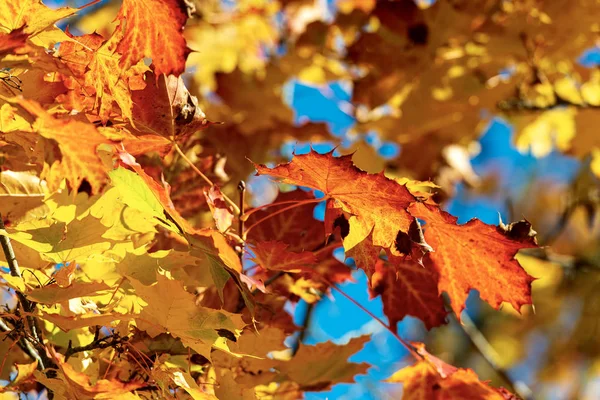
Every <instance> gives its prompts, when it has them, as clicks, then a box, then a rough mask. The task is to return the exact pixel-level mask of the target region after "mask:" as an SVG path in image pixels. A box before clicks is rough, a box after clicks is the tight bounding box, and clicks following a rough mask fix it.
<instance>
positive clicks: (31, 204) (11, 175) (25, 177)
mask: <svg viewBox="0 0 600 400" xmlns="http://www.w3.org/2000/svg"><path fill="white" fill-rule="evenodd" d="M45 190H46V184H45V182H44V181H41V180H40V179H39V178H38V177H37V176H35V175H32V174H28V173H25V172H13V171H2V172H0V210H2V218H4V219H5V220H10V221H12V222H13V223H16V222H18V221H19V220H20V219H22V218H24V217H26V216H27V217H31V216H33V215H38V212H40V213H43V212H44V211H46V210H47V207H44V204H43V202H42V200H43V199H44V196H45V193H44V192H45ZM36 209H37V211H36Z"/></svg>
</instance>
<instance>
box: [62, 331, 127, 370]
mask: <svg viewBox="0 0 600 400" xmlns="http://www.w3.org/2000/svg"><path fill="white" fill-rule="evenodd" d="M99 336H100V329H98V327H96V333H95V334H94V340H92V342H91V343H89V344H87V345H85V346H77V347H73V345H72V342H71V341H70V340H69V347H67V352H66V353H65V362H66V361H67V360H69V358H70V357H71V356H72V355H73V354H76V353H81V352H83V351H90V350H95V349H106V348H107V347H118V346H119V345H121V344H123V343H125V342H127V341H128V340H129V336H120V335H119V334H118V333H113V334H112V335H109V336H105V337H103V338H100V337H99Z"/></svg>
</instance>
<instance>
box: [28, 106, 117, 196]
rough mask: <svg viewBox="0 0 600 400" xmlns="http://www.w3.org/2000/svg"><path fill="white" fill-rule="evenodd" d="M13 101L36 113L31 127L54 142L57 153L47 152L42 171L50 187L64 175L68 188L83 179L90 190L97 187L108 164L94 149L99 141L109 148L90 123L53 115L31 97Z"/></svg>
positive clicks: (100, 185) (105, 140) (58, 185)
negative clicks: (56, 146)
mask: <svg viewBox="0 0 600 400" xmlns="http://www.w3.org/2000/svg"><path fill="white" fill-rule="evenodd" d="M17 102H18V104H19V105H20V106H21V107H23V108H24V109H25V110H26V111H27V112H28V113H29V114H31V115H32V116H34V117H36V120H35V122H34V123H33V125H32V130H33V131H35V132H37V133H39V134H40V135H41V136H42V137H44V138H46V139H50V140H51V141H53V142H54V143H56V144H57V145H58V154H55V155H52V157H50V156H47V157H48V158H49V159H46V161H45V164H44V171H43V172H42V177H45V179H46V181H47V182H48V187H49V188H50V190H56V189H58V188H59V187H60V183H61V181H62V180H63V179H66V180H67V182H69V184H70V185H71V187H72V188H75V189H77V188H79V187H80V186H81V183H82V182H83V181H84V180H86V181H87V182H88V183H89V185H90V187H91V191H92V193H97V192H98V191H100V189H101V188H102V187H103V186H104V183H105V182H106V178H107V172H108V171H109V168H108V166H107V165H106V164H104V162H103V161H102V159H101V158H100V156H99V155H98V150H99V149H100V148H101V146H103V145H107V146H104V147H103V148H104V149H105V150H110V147H108V146H110V144H111V143H110V141H109V140H108V139H106V137H104V136H103V135H101V134H100V133H99V132H98V130H97V129H96V128H95V127H94V126H93V125H90V124H88V123H85V122H83V121H78V120H75V119H71V118H65V119H59V118H56V117H54V116H52V115H50V114H49V113H48V112H47V111H45V110H44V109H43V108H42V107H41V106H40V105H39V104H38V103H36V102H34V101H32V100H25V99H20V100H17ZM53 142H49V143H53ZM47 154H52V151H51V150H48V151H47Z"/></svg>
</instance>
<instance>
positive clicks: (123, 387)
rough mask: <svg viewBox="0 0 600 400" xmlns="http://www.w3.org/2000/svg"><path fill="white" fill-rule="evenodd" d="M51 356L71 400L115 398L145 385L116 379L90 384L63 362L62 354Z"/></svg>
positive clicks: (80, 373) (54, 353)
mask: <svg viewBox="0 0 600 400" xmlns="http://www.w3.org/2000/svg"><path fill="white" fill-rule="evenodd" d="M53 355H54V359H55V360H56V361H57V364H58V367H59V368H60V370H61V371H62V373H63V375H62V376H61V378H62V379H63V380H64V381H65V383H66V384H67V390H68V392H69V394H70V395H71V396H73V398H116V397H118V396H119V395H124V394H126V393H129V392H131V391H133V390H136V389H138V388H140V387H143V386H145V385H146V383H145V382H143V381H131V382H121V381H120V380H116V379H98V380H97V381H96V382H95V383H94V384H92V383H91V382H90V377H89V376H88V375H86V374H84V373H82V372H77V371H76V370H75V368H73V367H72V366H71V365H70V364H69V363H67V362H65V361H64V356H63V355H62V354H59V353H57V352H56V351H53Z"/></svg>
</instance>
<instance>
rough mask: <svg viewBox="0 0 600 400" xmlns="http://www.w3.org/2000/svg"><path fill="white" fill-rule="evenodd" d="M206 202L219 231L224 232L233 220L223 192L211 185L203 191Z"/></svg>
mask: <svg viewBox="0 0 600 400" xmlns="http://www.w3.org/2000/svg"><path fill="white" fill-rule="evenodd" d="M204 196H205V197H206V202H207V203H208V206H209V208H210V211H211V213H212V215H213V219H214V220H215V225H216V226H217V229H218V230H219V232H225V231H226V230H227V229H229V228H230V227H231V223H232V222H233V214H232V213H231V211H230V210H229V206H228V205H227V203H226V202H225V200H224V198H223V193H221V189H219V187H218V186H216V185H213V186H211V187H210V189H209V190H208V192H204Z"/></svg>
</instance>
